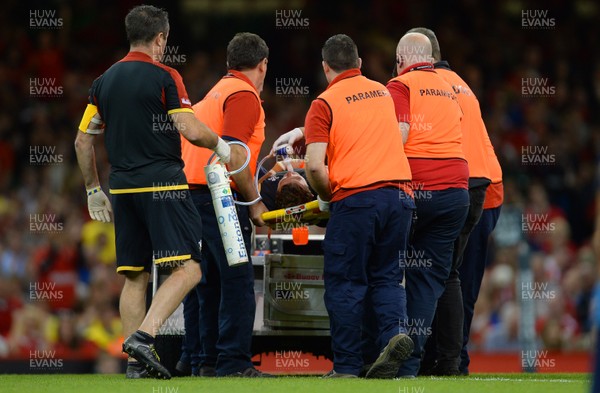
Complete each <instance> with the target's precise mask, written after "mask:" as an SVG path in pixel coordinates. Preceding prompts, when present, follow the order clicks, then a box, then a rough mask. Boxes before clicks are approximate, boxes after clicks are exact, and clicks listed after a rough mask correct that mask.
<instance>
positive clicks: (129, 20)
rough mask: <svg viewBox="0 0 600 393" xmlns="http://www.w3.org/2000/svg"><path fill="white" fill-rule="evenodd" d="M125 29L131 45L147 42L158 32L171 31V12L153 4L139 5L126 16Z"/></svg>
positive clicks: (166, 32) (165, 32)
mask: <svg viewBox="0 0 600 393" xmlns="http://www.w3.org/2000/svg"><path fill="white" fill-rule="evenodd" d="M125 30H126V31H127V40H129V44H130V45H138V44H147V43H148V42H150V41H152V39H153V38H154V37H156V35H157V34H158V33H161V32H162V33H164V34H165V35H167V34H168V33H169V14H168V13H167V11H165V10H163V9H161V8H157V7H155V6H153V5H138V6H137V7H133V8H132V9H131V11H129V13H128V14H127V16H126V17H125Z"/></svg>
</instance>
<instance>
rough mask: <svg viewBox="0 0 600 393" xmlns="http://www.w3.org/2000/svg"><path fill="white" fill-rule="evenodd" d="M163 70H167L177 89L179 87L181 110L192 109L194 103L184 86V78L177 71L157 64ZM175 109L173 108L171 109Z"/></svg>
mask: <svg viewBox="0 0 600 393" xmlns="http://www.w3.org/2000/svg"><path fill="white" fill-rule="evenodd" d="M157 64H158V65H159V66H160V67H161V68H162V69H164V70H166V71H168V72H169V74H171V78H173V80H174V81H175V87H177V95H178V96H179V103H180V104H181V108H189V109H192V103H191V101H190V99H189V97H188V94H187V91H186V90H185V86H184V84H183V78H181V75H179V72H177V70H175V69H173V68H171V67H167V66H166V65H164V64H160V63H157ZM169 109H173V108H169Z"/></svg>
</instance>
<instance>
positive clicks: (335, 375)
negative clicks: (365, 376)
mask: <svg viewBox="0 0 600 393" xmlns="http://www.w3.org/2000/svg"><path fill="white" fill-rule="evenodd" d="M321 378H358V377H357V376H356V375H354V374H342V373H337V372H335V370H331V371H330V372H328V373H327V374H325V375H323V376H322V377H321Z"/></svg>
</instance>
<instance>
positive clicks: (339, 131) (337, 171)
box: [318, 75, 411, 199]
mask: <svg viewBox="0 0 600 393" xmlns="http://www.w3.org/2000/svg"><path fill="white" fill-rule="evenodd" d="M318 98H319V99H321V100H323V101H325V102H326V103H327V105H329V108H331V117H332V124H331V129H330V131H329V143H328V145H327V160H328V166H329V181H330V183H331V192H332V194H333V195H334V197H333V198H332V199H335V193H336V192H337V191H338V190H341V189H356V188H362V187H365V186H369V185H372V184H375V183H378V182H385V181H394V182H395V181H410V180H411V173H410V166H409V164H408V160H407V159H406V155H405V154H404V147H403V145H402V136H401V133H400V130H399V128H398V123H397V122H396V114H395V110H394V102H393V100H392V97H391V96H390V93H389V91H388V90H387V89H386V88H385V86H383V85H382V84H381V83H379V82H375V81H372V80H370V79H367V78H366V77H364V76H362V75H357V76H353V77H349V78H345V79H342V80H340V81H338V82H336V83H334V84H333V85H331V86H330V87H329V88H328V89H327V90H325V91H324V92H323V93H322V94H321V95H320V96H319V97H318Z"/></svg>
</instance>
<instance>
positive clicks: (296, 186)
mask: <svg viewBox="0 0 600 393" xmlns="http://www.w3.org/2000/svg"><path fill="white" fill-rule="evenodd" d="M314 199H315V197H314V195H313V193H312V192H311V191H310V188H308V183H306V180H304V178H303V177H302V176H300V175H299V174H297V173H296V172H288V173H286V174H285V176H284V177H283V179H281V180H280V181H279V184H278V185H277V193H276V194H275V207H276V208H277V209H283V208H286V207H290V206H297V205H301V204H303V203H307V202H310V201H312V200H314Z"/></svg>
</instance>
